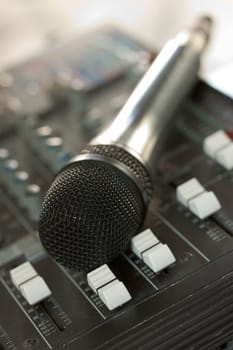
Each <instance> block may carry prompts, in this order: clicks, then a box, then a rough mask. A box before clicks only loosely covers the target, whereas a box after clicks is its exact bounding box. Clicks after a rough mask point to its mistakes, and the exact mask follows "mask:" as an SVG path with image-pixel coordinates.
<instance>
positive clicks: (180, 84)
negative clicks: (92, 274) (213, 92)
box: [39, 17, 212, 272]
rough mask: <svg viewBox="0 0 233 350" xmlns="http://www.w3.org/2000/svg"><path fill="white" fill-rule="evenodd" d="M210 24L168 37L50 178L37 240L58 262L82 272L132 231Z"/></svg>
mask: <svg viewBox="0 0 233 350" xmlns="http://www.w3.org/2000/svg"><path fill="white" fill-rule="evenodd" d="M211 27H212V21H211V19H210V18H209V17H202V18H201V19H200V20H199V21H198V22H197V25H196V26H194V27H193V28H192V29H191V30H189V31H184V32H182V33H180V34H178V36H177V37H175V39H173V40H170V41H169V42H168V43H167V44H166V45H165V47H164V48H163V49H162V51H161V52H160V54H159V55H158V56H157V58H156V59H155V61H154V62H153V63H152V65H151V66H150V68H149V69H148V71H147V72H146V74H145V75H144V77H143V78H142V79H141V81H140V82H139V84H138V85H137V87H136V88H135V90H134V91H133V93H132V94H131V96H130V97H129V99H128V101H127V102H126V104H125V105H124V107H123V108H122V110H121V111H120V113H119V114H118V116H117V117H116V118H115V120H114V121H113V123H112V124H111V125H110V126H109V127H108V128H107V129H106V130H104V131H103V132H102V133H101V134H100V135H98V136H97V137H96V138H94V139H93V140H92V141H91V142H90V143H89V144H88V145H87V146H86V147H84V148H83V150H82V151H81V152H80V154H79V155H78V156H77V157H75V158H74V159H73V160H72V161H71V162H69V163H68V164H67V165H66V166H65V167H64V168H63V169H62V170H61V171H60V172H59V173H58V174H57V175H56V177H55V179H54V181H53V183H52V184H51V187H50V188H49V190H48V192H47V194H46V196H45V199H44V202H43V204H42V209H41V215H40V220H39V235H40V239H41V242H42V244H43V246H44V247H45V249H46V250H47V252H48V253H49V254H50V255H51V257H52V258H54V259H55V260H56V261H57V262H58V263H60V264H62V265H63V266H65V267H67V268H70V269H75V270H78V271H85V272H88V271H90V270H93V269H94V268H96V267H98V266H100V265H102V264H105V263H108V262H110V261H112V260H113V259H115V258H116V257H117V256H118V255H119V254H120V253H121V252H122V251H124V250H125V249H126V248H127V247H128V244H129V242H130V239H131V237H132V236H133V235H135V234H136V233H138V232H139V230H140V228H141V226H142V224H143V221H144V218H145V213H146V210H147V207H148V203H149V201H150V199H151V196H152V190H153V188H152V181H153V179H154V175H155V170H156V162H157V160H158V154H159V151H160V147H161V140H162V139H163V136H164V134H166V131H167V127H168V125H169V122H170V121H171V118H172V116H173V114H174V112H175V110H176V109H177V107H178V106H179V105H180V103H181V102H182V101H183V99H184V97H185V96H186V95H187V94H188V93H189V92H190V90H191V88H192V87H193V85H194V83H195V82H196V80H197V74H198V71H199V67H200V57H201V55H202V53H203V51H204V49H205V47H206V44H207V42H208V39H209V35H210V31H211ZM149 107H150V113H148V112H147V111H148V109H149Z"/></svg>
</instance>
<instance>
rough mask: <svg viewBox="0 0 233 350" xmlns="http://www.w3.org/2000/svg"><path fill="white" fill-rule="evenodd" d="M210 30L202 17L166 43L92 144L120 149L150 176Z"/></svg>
mask: <svg viewBox="0 0 233 350" xmlns="http://www.w3.org/2000/svg"><path fill="white" fill-rule="evenodd" d="M211 27H212V21H211V20H210V18H208V17H203V18H201V19H200V20H199V21H198V23H197V25H196V26H195V27H193V28H192V29H191V30H186V31H184V32H182V33H180V34H178V35H177V36H176V37H175V38H174V39H172V40H170V41H168V43H167V44H166V45H165V46H164V48H163V49H162V51H161V52H160V54H159V55H158V56H157V58H156V59H155V61H154V62H153V63H152V65H151V66H150V68H149V69H148V71H147V72H146V74H145V75H144V76H143V78H142V79H141V81H140V82H139V84H138V85H137V87H136V88H135V89H134V91H133V93H132V94H131V96H130V97H129V99H128V101H127V102H126V104H125V105H124V107H123V108H122V109H121V111H120V112H119V114H118V115H117V117H116V118H115V120H114V121H113V123H112V124H111V125H110V126H109V127H108V128H107V129H105V130H104V132H103V133H101V134H100V135H98V136H97V137H96V138H95V139H93V140H92V142H91V144H115V145H118V146H120V147H123V148H124V149H126V150H128V151H129V152H130V153H131V154H133V155H134V156H135V157H137V158H138V159H139V160H140V161H141V162H142V163H143V164H144V165H145V166H146V167H147V169H148V171H149V172H150V173H151V174H152V175H153V173H154V172H155V165H156V163H155V162H156V160H157V154H158V152H159V148H160V147H159V145H160V144H161V142H160V141H161V139H162V137H163V135H164V134H165V133H166V130H167V128H168V126H169V124H170V121H171V117H172V116H173V114H174V112H175V111H176V109H177V107H178V106H179V105H180V103H181V102H182V101H183V99H184V97H185V96H186V95H187V94H188V93H189V92H190V90H191V88H192V87H193V85H194V83H195V82H196V80H197V76H198V71H199V68H200V58H201V55H202V53H203V51H204V49H205V47H206V45H207V42H208V39H209V35H210V31H211ZM148 110H149V112H148Z"/></svg>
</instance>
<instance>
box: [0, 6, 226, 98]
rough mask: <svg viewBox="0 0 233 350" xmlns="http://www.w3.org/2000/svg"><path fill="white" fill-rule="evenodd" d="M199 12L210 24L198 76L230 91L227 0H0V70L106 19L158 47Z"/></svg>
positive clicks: (106, 21)
mask: <svg viewBox="0 0 233 350" xmlns="http://www.w3.org/2000/svg"><path fill="white" fill-rule="evenodd" d="M203 13H205V14H209V15H211V16H213V17H214V18H215V29H214V34H213V40H212V42H211V44H210V46H209V49H208V52H207V53H206V56H205V60H204V64H203V69H202V77H204V78H205V79H207V80H208V81H209V82H210V83H211V84H212V85H214V86H215V87H217V88H218V89H220V90H221V91H223V92H225V93H227V94H228V95H231V96H233V84H232V79H231V77H232V74H233V45H232V34H233V21H232V13H233V1H231V0H221V1H220V0H173V1H171V0H143V1H142V0H117V1H116V0H59V1H58V0H49V1H48V0H40V1H38V0H11V1H5V0H0V52H1V55H0V70H4V69H6V68H7V67H10V66H12V65H14V64H16V63H18V62H21V61H23V60H25V59H27V58H29V57H31V56H34V55H36V54H38V53H40V52H43V50H45V49H46V48H47V47H51V46H53V45H56V44H57V43H59V42H62V41H66V40H67V39H68V38H70V37H74V36H77V35H81V34H82V33H83V32H85V31H87V30H90V29H92V28H93V27H98V26H99V25H101V26H102V25H105V24H114V25H116V26H118V27H119V28H122V29H124V30H126V31H128V32H130V33H132V34H133V35H134V36H136V37H138V38H139V39H141V40H142V41H143V42H145V43H147V44H149V45H150V46H151V47H152V48H156V49H158V48H160V47H161V46H162V45H163V44H164V43H165V42H166V40H167V39H169V38H170V37H172V36H173V35H174V34H176V32H177V31H179V30H180V29H181V28H182V27H184V26H188V25H191V24H192V23H193V21H194V19H195V18H196V17H197V16H198V15H199V14H203Z"/></svg>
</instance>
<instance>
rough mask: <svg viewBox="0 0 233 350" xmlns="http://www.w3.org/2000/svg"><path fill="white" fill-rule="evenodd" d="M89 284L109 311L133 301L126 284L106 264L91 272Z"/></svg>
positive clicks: (88, 279)
mask: <svg viewBox="0 0 233 350" xmlns="http://www.w3.org/2000/svg"><path fill="white" fill-rule="evenodd" d="M87 283H88V285H89V286H90V288H91V289H92V290H93V291H94V292H95V293H96V294H98V296H99V298H100V299H101V300H102V301H103V303H104V304H105V305H106V306H107V308H108V309H109V310H114V309H116V308H117V307H119V306H121V305H123V304H125V303H126V302H127V301H129V300H130V299H131V295H130V294H129V292H128V290H127V288H126V287H125V285H124V283H123V282H121V281H119V280H118V279H117V278H116V276H115V275H114V273H113V272H112V271H111V270H110V268H109V267H108V265H106V264H105V265H102V266H100V267H98V268H97V269H95V270H93V271H91V272H89V273H88V274H87Z"/></svg>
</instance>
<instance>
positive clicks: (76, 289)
mask: <svg viewBox="0 0 233 350" xmlns="http://www.w3.org/2000/svg"><path fill="white" fill-rule="evenodd" d="M153 57H154V53H153V52H151V51H150V50H148V49H147V48H145V47H144V46H143V45H142V44H141V43H138V42H137V41H136V40H134V39H132V38H130V37H128V36H127V35H125V34H123V33H121V32H120V31H118V30H116V29H109V30H107V29H105V30H100V31H97V32H95V34H89V35H87V36H86V37H84V38H81V39H78V40H74V41H72V42H70V43H68V44H66V45H64V46H60V47H58V48H55V49H51V50H50V52H48V53H46V54H44V55H42V56H41V57H37V58H35V59H33V60H30V61H28V62H26V63H24V64H22V65H20V66H17V67H15V68H12V69H11V70H9V71H8V72H5V73H2V74H1V76H0V91H1V100H0V116H1V118H0V123H1V128H0V134H1V135H0V136H1V137H0V349H11V350H25V349H40V350H45V349H57V350H59V349H67V350H76V349H85V350H88V349H103V350H104V349H106V350H107V349H108V350H110V349H112V350H113V349H124V350H130V349H138V350H140V349H143V350H146V349H158V350H160V349H161V350H162V349H164V350H165V349H173V350H176V349H177V350H178V349H180V350H181V349H185V350H188V349H189V350H191V349H192V350H194V349H198V350H201V349H203V350H204V349H211V350H214V349H216V350H219V349H231V346H232V345H231V343H230V341H231V339H232V338H233V306H232V305H233V209H232V203H231V200H232V198H231V196H232V194H233V173H232V171H231V165H229V158H228V156H229V153H227V154H226V153H224V154H222V153H221V154H220V153H219V154H220V156H221V155H222V156H221V157H220V156H219V158H218V159H217V160H216V159H213V158H211V157H209V156H208V155H207V154H206V152H205V151H204V150H203V144H204V143H205V140H206V139H207V137H208V136H210V135H214V134H215V133H216V132H219V131H221V132H222V133H223V134H224V135H225V136H224V137H225V138H227V139H228V142H229V144H228V146H227V147H229V152H230V146H231V138H232V136H233V119H232V115H233V101H232V100H231V99H229V98H228V97H226V96H224V95H222V94H221V93H220V92H218V91H216V90H214V89H213V88H211V87H210V86H208V85H207V84H206V83H204V82H202V81H199V82H198V83H197V85H196V86H195V88H194V90H193V93H192V96H190V97H188V98H187V99H186V101H185V102H184V103H183V105H182V106H181V107H180V109H179V110H178V112H177V113H176V115H175V116H174V123H173V125H172V128H170V129H169V130H168V132H167V133H168V135H167V138H166V139H167V141H166V143H165V145H164V147H163V151H162V154H161V157H160V161H159V163H158V169H157V177H156V179H155V181H154V194H153V198H152V201H151V203H150V206H149V210H148V213H147V216H146V220H145V222H144V224H143V227H142V229H141V231H142V232H143V231H144V232H145V230H146V229H148V228H149V229H150V230H151V231H152V233H153V234H154V235H155V236H156V238H157V242H161V243H162V244H164V245H161V247H162V246H163V247H165V245H166V247H169V249H170V251H171V252H172V256H173V257H174V260H173V262H172V263H171V264H169V266H167V267H166V268H164V269H161V270H158V271H156V269H155V268H154V269H153V268H152V267H151V266H150V260H146V258H145V259H142V258H141V257H139V256H138V255H137V254H136V253H135V250H132V249H131V248H130V247H129V248H128V250H127V251H126V252H125V253H123V254H122V255H121V256H119V257H118V258H117V259H116V260H114V261H113V262H111V263H110V264H109V268H110V270H111V271H112V273H113V275H114V276H115V277H114V280H115V279H116V281H117V280H119V281H122V282H123V283H124V285H125V286H126V287H127V290H128V293H129V295H130V298H128V299H129V300H128V301H127V302H126V303H124V304H123V305H122V306H119V307H117V308H112V309H111V307H108V302H104V301H103V300H105V299H103V298H102V299H101V297H100V295H102V294H100V291H99V293H96V292H95V291H94V290H93V288H91V286H90V283H89V282H88V280H87V276H86V275H85V274H83V273H79V272H77V271H74V270H72V271H70V270H67V269H65V268H63V267H61V266H60V265H58V264H57V263H55V262H54V261H53V260H52V259H51V258H50V257H48V255H47V254H46V252H45V251H44V249H43V248H42V246H41V243H40V241H39V238H38V233H37V223H38V218H39V212H40V206H41V201H42V198H43V196H44V193H45V191H46V190H47V189H48V186H49V185H50V183H51V181H52V179H53V177H54V175H55V174H56V173H57V172H58V171H59V169H61V167H62V166H63V165H64V164H66V163H67V162H68V161H69V160H70V159H71V157H72V155H75V154H76V153H77V152H78V151H79V150H80V149H81V148H82V147H83V145H84V144H85V143H87V142H88V141H89V140H90V139H91V138H92V137H93V136H95V135H96V134H97V133H98V132H99V131H100V130H101V129H102V128H103V127H104V126H105V125H106V124H107V123H108V122H109V121H110V120H111V119H112V118H113V117H114V116H115V115H116V114H117V112H118V111H119V109H120V108H121V107H122V105H123V104H124V102H125V101H126V99H127V97H128V96H129V94H130V92H131V91H132V89H133V87H134V86H135V84H136V83H137V81H138V80H139V78H140V77H141V75H142V74H143V72H144V71H145V68H146V67H147V66H148V64H149V62H150V61H151V59H152V58H153ZM96 67H98V69H96ZM150 113H153V110H151V111H150ZM215 135H216V134H215ZM232 166H233V164H232ZM193 178H195V179H197V180H198V181H199V182H200V184H201V185H202V186H204V188H205V189H206V191H207V190H208V192H205V193H210V192H211V191H212V192H213V193H214V195H215V196H216V197H217V199H218V201H219V203H220V205H221V209H219V210H218V211H216V213H214V214H213V215H209V216H205V215H204V214H203V215H204V218H201V217H202V212H201V213H200V212H199V211H198V210H199V209H200V208H199V207H198V208H196V207H195V208H196V209H195V208H194V209H193V207H191V206H185V205H182V203H181V202H180V201H179V200H178V199H177V195H176V193H177V191H176V190H177V188H178V187H179V186H180V185H182V184H184V183H186V182H187V181H188V180H190V179H193ZM195 203H196V202H195ZM191 209H192V210H191ZM195 210H196V211H195ZM202 210H203V208H201V209H200V211H202ZM161 243H159V244H161ZM155 245H157V243H156V244H155ZM147 250H148V249H147ZM146 256H147V257H148V259H150V256H149V255H148V254H147V255H146ZM144 257H145V256H144ZM29 261H30V263H31V266H33V268H34V269H35V271H36V277H37V278H39V277H40V278H42V279H43V281H44V282H45V283H46V285H47V286H48V288H49V291H50V293H49V295H48V297H47V298H45V299H44V300H43V301H40V302H38V303H35V302H33V301H31V299H30V298H31V297H32V298H33V297H34V295H31V294H27V291H26V290H24V293H22V289H21V287H20V283H19V285H18V287H17V283H16V282H15V280H14V278H12V271H14V270H13V269H15V268H17V267H19V266H22V264H23V263H25V262H29ZM148 261H149V262H148ZM24 266H29V265H24ZM30 268H31V267H30ZM30 271H33V270H30ZM33 273H35V272H33ZM33 276H34V275H33ZM20 278H21V277H20ZM33 278H34V277H33ZM30 279H31V278H30ZM30 293H31V290H30Z"/></svg>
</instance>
